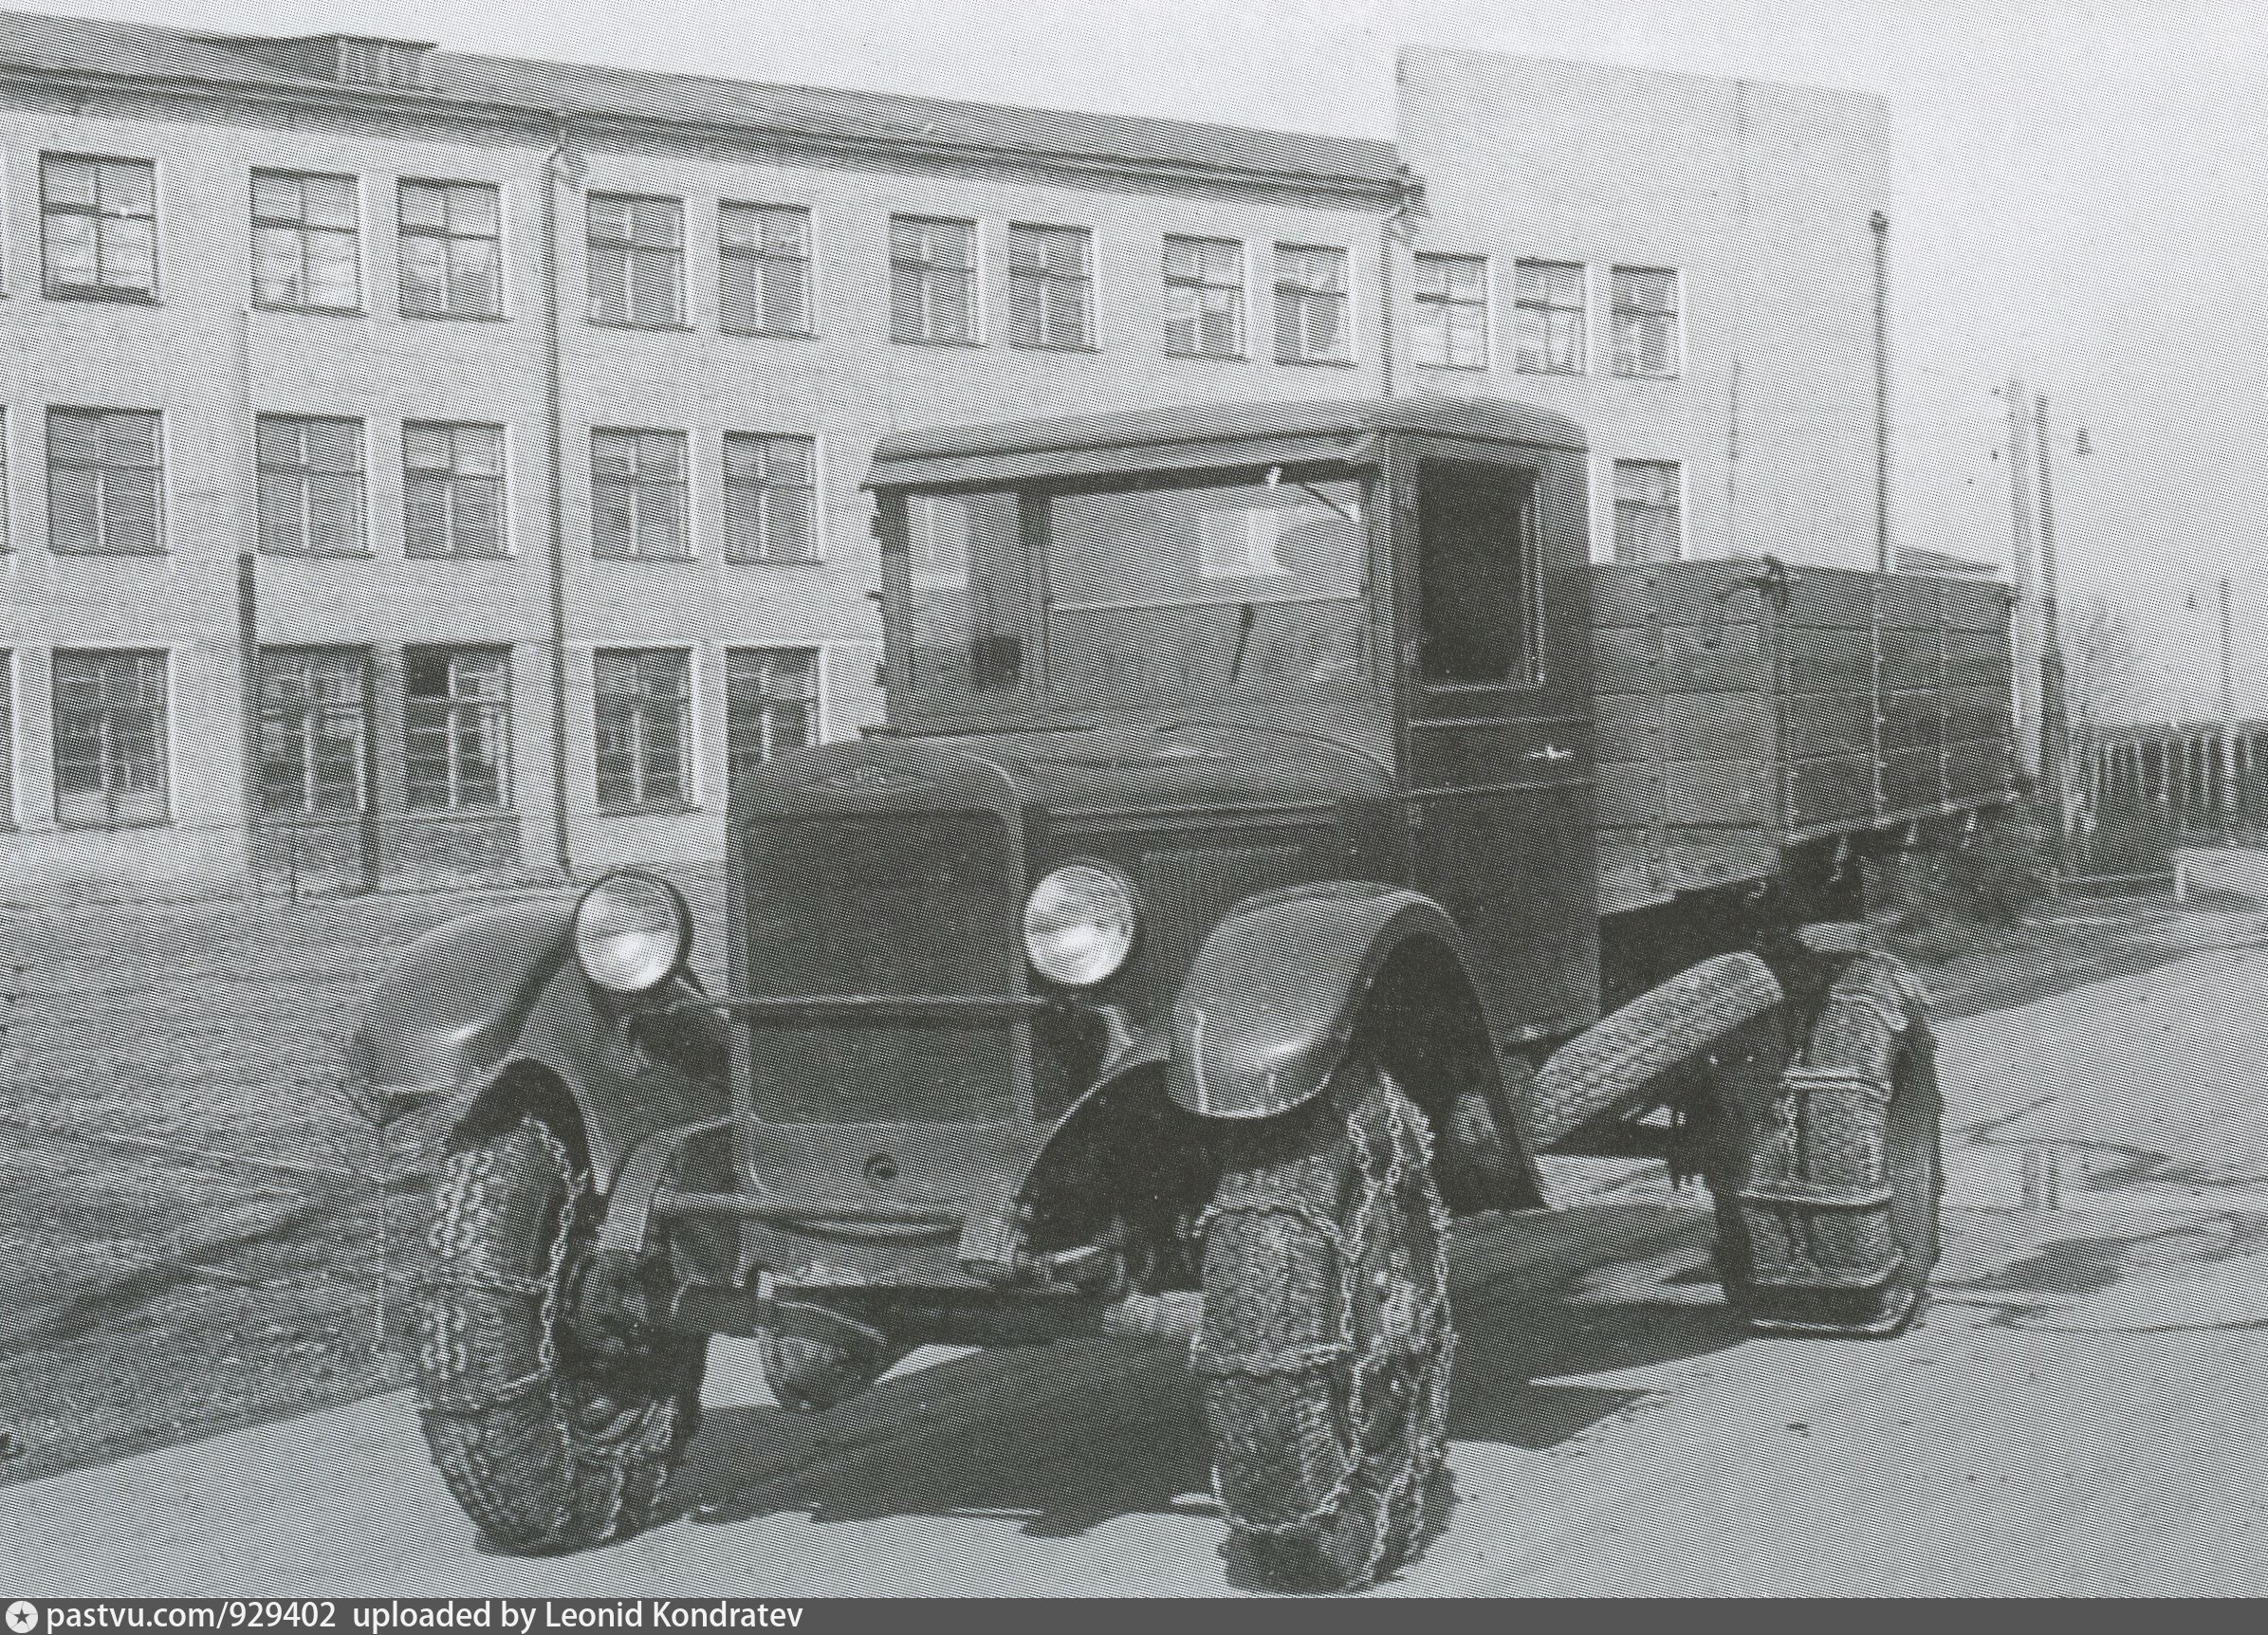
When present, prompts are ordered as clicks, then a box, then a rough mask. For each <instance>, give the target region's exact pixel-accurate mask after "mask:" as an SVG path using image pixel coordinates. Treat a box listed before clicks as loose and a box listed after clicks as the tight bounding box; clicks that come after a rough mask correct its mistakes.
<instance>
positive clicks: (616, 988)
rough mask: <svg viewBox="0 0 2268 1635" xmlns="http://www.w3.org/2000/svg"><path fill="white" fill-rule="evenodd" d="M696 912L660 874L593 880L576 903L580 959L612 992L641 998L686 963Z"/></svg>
mask: <svg viewBox="0 0 2268 1635" xmlns="http://www.w3.org/2000/svg"><path fill="white" fill-rule="evenodd" d="M692 931H693V925H692V914H691V911H690V910H689V909H687V908H686V906H685V899H684V897H682V896H681V895H679V894H678V891H677V888H676V887H674V886H673V885H671V884H670V883H669V882H668V881H667V880H664V879H662V878H661V877H660V876H659V875H656V874H649V873H644V872H643V871H642V870H637V869H618V870H617V871H616V872H615V873H611V874H601V875H600V876H599V878H598V879H596V880H594V881H592V882H591V887H590V890H588V891H585V892H583V894H582V900H581V902H579V903H577V904H576V905H575V960H576V963H577V964H580V965H581V967H582V974H583V975H584V976H586V977H588V978H590V980H591V981H592V982H594V983H598V984H599V986H600V987H602V988H605V989H606V990H608V991H609V992H610V993H618V994H642V993H644V992H645V991H646V990H647V989H649V988H651V987H654V986H655V985H656V984H658V983H662V982H664V981H665V980H667V979H668V978H669V977H670V976H671V975H672V974H673V973H674V972H675V971H676V970H677V968H678V967H679V966H680V965H682V964H684V963H685V956H686V955H687V953H689V952H690V951H691V947H692Z"/></svg>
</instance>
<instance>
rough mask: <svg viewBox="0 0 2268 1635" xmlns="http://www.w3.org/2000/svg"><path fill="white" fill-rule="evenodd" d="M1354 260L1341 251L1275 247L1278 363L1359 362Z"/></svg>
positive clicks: (1335, 248) (1322, 246)
mask: <svg viewBox="0 0 2268 1635" xmlns="http://www.w3.org/2000/svg"><path fill="white" fill-rule="evenodd" d="M1352 262H1353V258H1352V257H1351V256H1349V255H1348V253H1347V251H1346V249H1345V248H1344V247H1343V246H1337V245H1327V244H1279V245H1278V246H1277V247H1276V289H1275V294H1276V361H1277V362H1279V363H1301V364H1305V363H1325V364H1329V363H1352V362H1354V361H1355V294H1354V280H1353V272H1352Z"/></svg>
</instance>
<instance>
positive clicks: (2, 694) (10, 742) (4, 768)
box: [0, 647, 16, 829]
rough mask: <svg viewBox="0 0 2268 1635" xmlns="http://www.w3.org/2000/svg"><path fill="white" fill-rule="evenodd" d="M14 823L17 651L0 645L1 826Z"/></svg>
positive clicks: (10, 825)
mask: <svg viewBox="0 0 2268 1635" xmlns="http://www.w3.org/2000/svg"><path fill="white" fill-rule="evenodd" d="M15 826H16V655H15V654H14V653H12V652H9V650H8V649H6V648H4V647H0V829H13V828H14V827H15Z"/></svg>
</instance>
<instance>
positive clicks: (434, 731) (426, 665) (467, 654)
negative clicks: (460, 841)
mask: <svg viewBox="0 0 2268 1635" xmlns="http://www.w3.org/2000/svg"><path fill="white" fill-rule="evenodd" d="M434 682H437V683H438V684H439V685H438V686H437V687H435V686H433V685H431V684H432V683H434ZM436 795H437V796H438V799H435V798H434V797H435V796H436ZM511 801H512V650H511V649H510V648H508V647H494V646H490V647H480V646H473V647H439V646H433V645H414V646H410V647H405V648H404V649H403V650H402V804H403V806H404V807H405V808H406V809H408V810H409V811H412V812H418V813H428V814H433V813H461V812H501V811H505V810H507V809H508V808H509V807H510V805H511Z"/></svg>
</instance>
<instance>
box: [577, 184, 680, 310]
mask: <svg viewBox="0 0 2268 1635" xmlns="http://www.w3.org/2000/svg"><path fill="white" fill-rule="evenodd" d="M589 268H590V271H589V277H590V286H591V321H592V322H593V323H629V324H636V325H638V326H640V327H644V328H652V329H674V328H676V327H678V326H679V325H681V324H683V323H684V322H685V206H684V205H683V203H682V202H680V201H679V200H677V199H663V198H634V197H630V196H627V195H625V194H620V193H593V194H592V195H591V211H590V251H589Z"/></svg>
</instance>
